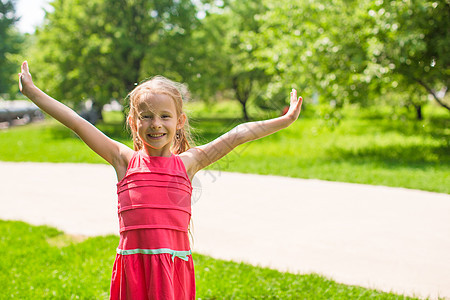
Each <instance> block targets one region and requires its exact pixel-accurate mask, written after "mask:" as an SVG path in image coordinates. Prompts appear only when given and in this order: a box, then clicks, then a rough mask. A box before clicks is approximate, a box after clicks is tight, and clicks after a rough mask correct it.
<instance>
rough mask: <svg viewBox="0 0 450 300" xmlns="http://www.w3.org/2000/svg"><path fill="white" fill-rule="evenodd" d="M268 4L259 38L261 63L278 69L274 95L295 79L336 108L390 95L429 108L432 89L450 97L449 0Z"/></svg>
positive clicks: (272, 86)
mask: <svg viewBox="0 0 450 300" xmlns="http://www.w3.org/2000/svg"><path fill="white" fill-rule="evenodd" d="M264 3H265V5H266V6H267V7H268V8H269V9H268V10H267V11H266V13H264V14H262V15H260V16H258V19H259V20H261V24H262V25H261V30H260V34H258V35H255V36H254V38H253V42H254V43H255V44H256V46H255V48H257V49H259V51H256V52H255V56H256V58H257V62H258V64H259V66H261V67H262V68H264V69H265V70H266V71H269V72H271V73H272V74H275V76H274V77H273V80H272V84H270V85H269V88H268V95H270V96H274V95H275V96H276V95H277V94H278V91H279V90H280V89H281V88H283V87H286V86H289V85H290V84H291V83H293V84H294V87H297V88H298V89H299V90H300V91H301V94H302V95H304V96H305V98H306V99H308V98H310V97H312V96H313V95H314V94H315V93H318V96H319V101H320V102H324V103H333V106H334V107H335V109H339V108H341V107H342V106H343V105H345V104H348V103H360V104H362V105H371V104H375V103H376V101H378V99H381V98H382V97H380V96H381V95H385V94H387V93H391V94H392V93H398V94H402V97H401V101H400V103H398V102H396V103H391V104H392V105H398V104H401V105H413V106H415V107H418V106H422V105H423V104H424V103H425V102H426V100H427V99H428V97H427V96H428V95H429V94H431V95H433V97H434V98H435V100H436V101H438V102H439V103H440V104H443V103H444V102H445V101H444V100H443V99H442V98H443V97H442V96H438V93H437V91H439V90H442V91H443V92H446V90H447V86H448V85H449V82H448V80H449V78H450V77H449V74H450V73H449V62H448V55H447V53H449V52H450V44H449V43H450V42H449V41H450V37H449V30H448V28H450V24H449V22H450V21H449V20H450V9H449V6H450V5H449V4H448V3H447V1H426V0H419V1H382V0H365V1H344V0H333V1H308V0H302V1H298V0H286V1H274V0H266V1H264ZM307 101H308V100H307ZM444 106H445V105H444ZM418 118H419V119H420V116H419V115H418Z"/></svg>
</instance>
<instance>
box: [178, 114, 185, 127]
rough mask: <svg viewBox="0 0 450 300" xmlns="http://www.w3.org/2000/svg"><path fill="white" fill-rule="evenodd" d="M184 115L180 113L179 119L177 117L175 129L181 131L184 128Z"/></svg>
mask: <svg viewBox="0 0 450 300" xmlns="http://www.w3.org/2000/svg"><path fill="white" fill-rule="evenodd" d="M186 119H187V117H186V114H185V113H182V114H181V115H180V116H179V117H178V122H177V129H181V128H183V127H184V124H185V123H186Z"/></svg>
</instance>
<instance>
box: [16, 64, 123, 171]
mask: <svg viewBox="0 0 450 300" xmlns="http://www.w3.org/2000/svg"><path fill="white" fill-rule="evenodd" d="M19 88H20V91H21V92H22V93H23V94H24V95H25V96H26V97H28V98H29V99H30V100H31V101H33V102H34V103H35V104H36V105H37V106H39V107H40V108H41V109H42V110H43V111H45V112H46V113H48V114H49V115H50V116H52V117H53V118H55V119H56V120H58V121H59V122H61V123H62V124H63V125H65V126H66V127H68V128H70V129H71V130H73V131H74V132H75V133H76V134H77V135H78V136H79V137H80V138H81V139H82V140H83V141H84V142H85V143H86V144H87V145H88V146H89V147H90V148H91V149H92V150H94V151H95V152H96V153H97V154H98V155H100V156H101V157H103V158H104V159H105V160H106V161H107V162H108V163H110V164H111V165H113V166H114V168H115V169H116V171H118V175H119V173H120V169H123V165H124V164H126V159H125V158H126V157H128V156H129V154H130V153H131V152H132V150H131V149H130V148H129V147H127V146H125V145H123V144H121V143H119V142H116V141H114V140H112V139H110V138H109V137H107V136H106V135H104V134H103V133H102V132H101V131H100V130H98V129H97V128H96V127H95V126H93V125H92V124H91V123H89V122H88V121H86V120H85V119H83V118H82V117H80V116H79V115H78V114H77V113H76V112H74V111H73V110H72V109H71V108H69V107H68V106H66V105H64V104H62V103H61V102H59V101H57V100H55V99H53V98H52V97H50V96H48V95H47V94H45V93H44V92H43V91H41V90H40V89H39V88H38V87H36V86H35V85H34V84H33V80H32V78H31V74H30V72H29V69H28V63H27V62H24V63H23V64H22V67H21V73H19Z"/></svg>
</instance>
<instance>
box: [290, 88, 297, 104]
mask: <svg viewBox="0 0 450 300" xmlns="http://www.w3.org/2000/svg"><path fill="white" fill-rule="evenodd" d="M291 95H292V97H291V98H292V100H294V101H296V100H297V90H296V89H292V92H291Z"/></svg>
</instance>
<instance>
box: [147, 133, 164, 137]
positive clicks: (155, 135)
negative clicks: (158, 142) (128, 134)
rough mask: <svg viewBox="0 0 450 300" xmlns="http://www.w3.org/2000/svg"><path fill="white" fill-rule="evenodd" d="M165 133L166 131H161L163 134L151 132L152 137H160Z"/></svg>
mask: <svg viewBox="0 0 450 300" xmlns="http://www.w3.org/2000/svg"><path fill="white" fill-rule="evenodd" d="M163 135H164V133H161V134H150V136H151V137H160V136H163Z"/></svg>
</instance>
